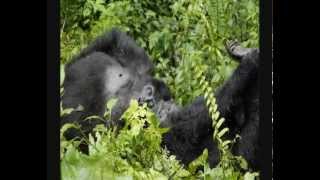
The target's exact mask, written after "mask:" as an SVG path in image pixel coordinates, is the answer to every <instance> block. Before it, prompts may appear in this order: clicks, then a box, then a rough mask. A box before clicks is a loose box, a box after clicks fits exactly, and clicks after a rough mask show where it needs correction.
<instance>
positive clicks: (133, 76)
mask: <svg viewBox="0 0 320 180" xmlns="http://www.w3.org/2000/svg"><path fill="white" fill-rule="evenodd" d="M152 71H153V65H152V63H151V61H150V60H149V58H148V56H147V55H146V53H145V52H144V50H143V49H142V48H140V47H138V46H137V44H136V43H135V42H134V41H133V40H132V39H131V38H130V37H129V36H127V35H126V34H125V33H122V32H120V31H117V30H115V29H113V30H112V31H111V32H110V33H108V34H106V35H105V36H101V37H99V38H97V40H95V41H94V42H93V43H92V44H91V45H89V47H87V48H86V49H84V50H83V51H82V52H81V53H80V54H79V55H78V56H76V57H75V58H74V59H73V60H72V61H71V62H70V63H69V64H67V65H66V67H65V74H66V77H65V81H64V84H63V86H64V89H65V92H64V95H63V97H62V103H63V107H68V108H69V107H71V108H75V109H76V108H77V107H78V106H79V105H81V106H82V107H83V109H84V110H83V111H74V112H72V114H71V115H68V116H66V117H63V118H62V120H61V125H63V124H65V123H67V122H78V123H79V124H81V126H82V130H83V131H84V132H90V131H91V129H92V128H93V127H95V125H96V124H98V123H102V122H101V121H99V120H90V121H83V119H84V118H86V117H88V116H91V115H99V116H102V115H103V114H104V112H105V104H106V102H107V101H108V100H109V99H111V98H117V99H118V101H117V104H116V105H115V107H114V108H113V110H112V115H111V118H112V120H114V121H117V120H119V118H120V116H121V115H122V113H123V112H124V111H125V110H126V109H127V107H128V105H129V102H130V100H131V99H137V100H138V101H139V103H147V104H148V106H149V107H150V108H152V109H153V110H154V111H155V112H159V113H160V111H158V109H159V108H161V107H163V105H162V104H165V103H164V102H169V101H171V95H170V92H169V89H168V87H167V86H166V85H165V84H164V82H162V81H160V80H158V79H155V78H153V77H152ZM161 113H162V114H163V113H164V112H161ZM162 116H164V115H162ZM68 134H69V135H68ZM77 135H78V134H77V133H76V132H75V130H73V131H70V132H69V133H67V136H69V137H70V138H72V137H75V136H77Z"/></svg>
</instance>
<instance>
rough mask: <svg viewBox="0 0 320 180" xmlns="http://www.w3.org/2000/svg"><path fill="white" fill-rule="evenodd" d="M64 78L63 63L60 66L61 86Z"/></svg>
mask: <svg viewBox="0 0 320 180" xmlns="http://www.w3.org/2000/svg"><path fill="white" fill-rule="evenodd" d="M64 77H65V72H64V64H62V63H61V64H60V86H62V85H63V82H64Z"/></svg>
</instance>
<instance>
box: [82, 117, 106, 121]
mask: <svg viewBox="0 0 320 180" xmlns="http://www.w3.org/2000/svg"><path fill="white" fill-rule="evenodd" d="M93 119H98V120H101V121H103V122H105V121H106V120H105V119H103V118H102V117H100V116H89V117H86V118H85V119H84V121H89V120H93Z"/></svg>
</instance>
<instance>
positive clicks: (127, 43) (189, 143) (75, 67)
mask: <svg viewBox="0 0 320 180" xmlns="http://www.w3.org/2000/svg"><path fill="white" fill-rule="evenodd" d="M227 50H228V52H229V53H230V55H231V56H233V57H234V58H235V59H236V60H238V61H239V62H240V64H239V66H238V68H237V69H236V70H235V71H234V73H233V75H232V76H231V77H230V78H229V79H228V80H227V81H226V83H225V84H224V85H223V86H222V87H221V88H219V89H218V91H217V92H216V99H217V104H218V110H219V111H220V113H221V115H222V116H223V117H225V118H226V120H227V121H226V122H227V123H226V125H227V126H228V127H229V128H230V130H231V133H230V134H229V135H230V137H234V135H235V134H236V133H238V134H240V136H241V137H242V138H241V140H239V142H237V143H236V144H235V146H234V147H233V152H234V154H236V155H242V156H243V157H244V158H245V159H246V160H248V161H249V164H250V165H251V166H252V167H253V168H254V169H256V167H257V165H258V162H257V161H256V160H257V152H258V132H259V109H258V106H259V100H258V89H257V88H258V78H257V77H258V74H257V73H258V67H259V51H258V49H246V48H242V47H240V46H239V44H237V43H230V44H228V45H227ZM152 71H153V65H152V63H151V61H150V60H149V58H148V56H147V55H146V53H145V52H144V50H143V49H142V48H140V47H138V46H137V44H136V43H135V42H134V41H133V40H132V39H131V38H130V37H128V36H127V35H126V34H125V33H122V32H120V31H117V30H115V29H113V30H112V31H111V32H110V33H107V34H106V35H104V36H101V37H99V38H98V39H97V40H96V41H94V42H93V43H92V44H91V45H90V46H89V47H87V48H86V49H84V50H83V51H82V52H81V53H80V54H79V55H78V56H77V57H75V58H74V59H73V60H72V61H71V62H70V63H69V64H68V65H67V66H66V68H65V73H66V76H65V82H64V89H65V93H64V95H63V97H62V103H63V107H64V108H66V107H73V108H77V107H78V106H79V105H82V106H83V108H84V110H82V111H74V112H72V114H71V115H68V116H66V117H63V118H62V120H61V125H63V124H65V123H68V122H78V123H80V124H81V127H82V131H84V133H85V134H86V133H88V132H90V131H91V130H92V128H93V127H95V125H96V124H98V123H101V121H99V120H96V121H82V120H83V119H84V118H85V117H88V116H91V115H100V116H102V115H103V113H104V111H105V103H106V102H107V101H108V100H109V99H110V98H112V97H115V98H117V99H118V102H117V104H116V106H115V107H114V108H113V111H112V116H111V117H112V120H113V121H112V122H117V124H118V125H119V123H120V122H121V121H120V120H119V118H120V116H121V114H122V113H123V112H124V111H125V110H126V108H127V107H128V105H129V101H130V99H137V100H138V101H139V102H140V103H144V102H146V103H148V105H149V106H150V107H151V108H152V109H153V111H154V112H155V113H156V114H157V116H158V118H159V120H160V122H161V125H162V126H165V127H170V128H171V129H170V131H169V132H168V133H166V134H165V135H164V137H163V145H164V146H166V147H167V148H168V150H169V151H170V152H171V153H172V154H174V155H176V157H177V159H179V160H181V161H182V163H184V164H188V163H189V162H191V161H192V160H194V159H195V158H196V157H198V156H199V155H200V154H201V153H202V151H203V149H204V148H207V149H208V150H209V163H210V166H214V165H216V164H217V163H218V161H219V153H218V149H217V147H216V144H215V143H214V142H213V141H212V133H213V129H212V127H211V119H210V117H209V113H208V109H207V107H206V105H205V101H204V99H203V97H199V98H197V99H196V100H195V101H194V102H193V103H192V104H190V105H188V106H186V107H179V106H177V105H175V104H174V103H173V101H172V99H171V96H170V92H169V89H168V88H167V86H166V85H165V84H164V83H163V82H162V81H160V80H157V79H155V78H153V77H152ZM78 133H79V132H78V131H76V130H75V129H73V130H70V131H67V133H66V134H65V136H66V137H67V138H73V137H76V136H79V135H80V134H78Z"/></svg>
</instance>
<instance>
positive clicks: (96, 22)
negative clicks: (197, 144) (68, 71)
mask: <svg viewBox="0 0 320 180" xmlns="http://www.w3.org/2000/svg"><path fill="white" fill-rule="evenodd" d="M60 8H61V10H60V13H61V14H60V16H61V19H60V23H61V35H60V37H61V64H65V63H68V61H70V59H71V58H72V57H73V56H74V55H76V54H77V53H78V52H79V51H80V50H81V49H82V48H83V47H85V46H86V45H87V44H88V43H90V41H92V40H94V39H95V38H96V37H97V36H99V35H101V34H102V33H104V32H105V31H108V30H110V29H111V28H112V27H118V28H119V29H121V30H123V31H125V32H127V33H128V34H129V35H130V36H132V37H133V38H134V39H135V40H136V41H137V42H138V44H139V45H140V46H141V47H143V48H144V49H145V50H146V52H147V53H148V54H149V56H150V58H151V60H152V61H153V63H154V64H155V67H156V69H155V76H156V77H158V78H160V79H162V80H164V81H165V83H166V84H167V85H168V86H169V88H170V90H171V92H172V93H173V96H174V99H175V100H176V102H177V103H178V104H181V105H185V104H187V103H190V102H191V101H192V100H193V99H194V98H195V97H197V96H200V95H204V96H205V98H206V101H207V106H208V108H209V111H210V115H211V117H212V120H213V128H214V129H215V131H214V135H213V138H214V140H215V141H217V142H218V147H219V150H220V154H221V156H222V158H221V162H220V163H219V164H218V166H217V167H215V168H213V169H211V168H209V166H208V164H207V155H208V153H207V151H206V150H204V152H203V154H202V155H201V156H200V157H199V158H198V159H196V160H195V161H193V162H192V163H190V164H189V166H188V167H183V166H182V165H181V164H180V163H179V161H177V160H176V159H175V157H174V156H172V155H169V154H168V152H167V151H166V150H165V149H163V148H161V146H160V142H161V134H163V133H164V132H166V131H167V129H161V128H159V124H158V121H157V119H156V117H155V115H154V114H153V113H152V112H151V111H149V109H148V108H147V107H146V106H138V105H137V102H135V101H132V102H131V105H130V107H129V108H128V109H127V111H126V112H125V113H124V114H123V118H124V119H125V121H126V125H125V127H124V128H123V129H121V130H120V131H119V132H118V131H117V130H116V129H106V128H104V127H101V126H97V127H96V128H95V131H94V132H93V133H92V134H91V135H90V137H89V138H88V139H81V140H71V141H67V140H65V139H64V137H63V136H62V133H63V132H64V131H65V130H66V129H68V128H70V127H77V125H75V124H67V125H65V126H64V127H62V128H61V147H60V148H61V171H62V179H66V180H68V179H236V180H237V179H245V180H249V179H254V178H255V176H257V174H256V173H250V172H249V170H248V168H247V164H246V161H245V160H244V159H243V158H241V157H237V156H233V155H232V154H231V153H230V148H231V146H232V144H233V143H234V141H235V140H236V139H234V140H227V139H224V138H223V135H224V134H225V133H227V131H228V129H227V128H224V129H220V127H221V124H222V123H223V121H224V119H223V118H222V119H218V116H219V112H217V105H216V103H215V98H214V96H213V92H214V91H215V89H216V88H217V87H218V86H219V85H221V83H223V82H224V80H225V79H226V78H227V77H228V76H229V75H230V74H231V73H232V71H233V70H234V68H235V67H236V66H237V63H236V62H234V61H232V60H231V59H230V57H229V56H228V54H227V52H226V50H225V48H224V42H225V41H226V40H229V39H238V40H239V41H240V42H242V43H243V44H244V46H253V47H258V34H259V33H258V22H259V21H258V17H259V14H258V12H259V11H258V0H157V1H152V0H140V1H137V0H109V1H108V0H61V2H60ZM62 73H63V71H62ZM62 91H63V90H62ZM112 104H113V103H112V102H111V103H109V105H108V106H109V108H108V109H111V108H110V107H111V106H112ZM71 111H72V109H63V108H62V107H61V116H65V115H68V113H70V112H71ZM109 115H110V114H108V113H106V114H105V116H109ZM145 121H147V122H148V123H149V124H150V126H149V127H147V128H142V127H143V124H144V122H145ZM129 125H130V128H128V126H129ZM115 132H118V134H117V135H116V133H115ZM82 141H85V142H86V143H88V144H89V155H85V154H82V153H81V152H80V151H79V150H78V146H79V143H80V142H82ZM199 166H203V167H204V169H203V170H202V171H196V169H197V167H199Z"/></svg>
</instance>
